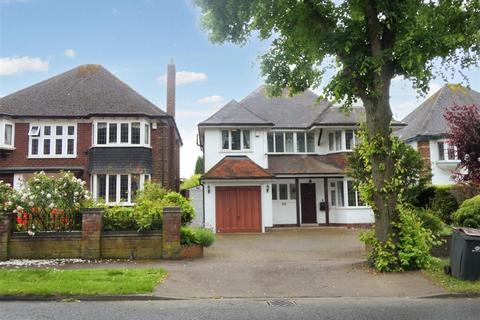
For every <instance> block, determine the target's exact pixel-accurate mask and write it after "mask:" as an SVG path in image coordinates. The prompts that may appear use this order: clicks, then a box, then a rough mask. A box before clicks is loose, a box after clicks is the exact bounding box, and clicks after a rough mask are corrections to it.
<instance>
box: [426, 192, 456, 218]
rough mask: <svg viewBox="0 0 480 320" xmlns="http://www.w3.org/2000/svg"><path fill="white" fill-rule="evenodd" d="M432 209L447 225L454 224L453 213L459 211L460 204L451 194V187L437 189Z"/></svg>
mask: <svg viewBox="0 0 480 320" xmlns="http://www.w3.org/2000/svg"><path fill="white" fill-rule="evenodd" d="M431 208H432V210H433V211H435V212H436V213H437V215H438V216H439V217H440V218H441V219H442V220H443V221H444V222H445V223H448V224H450V223H451V222H452V213H454V212H455V211H456V210H457V209H458V202H457V199H455V197H454V196H453V194H452V193H451V192H450V187H436V191H435V196H434V197H433V199H432V202H431Z"/></svg>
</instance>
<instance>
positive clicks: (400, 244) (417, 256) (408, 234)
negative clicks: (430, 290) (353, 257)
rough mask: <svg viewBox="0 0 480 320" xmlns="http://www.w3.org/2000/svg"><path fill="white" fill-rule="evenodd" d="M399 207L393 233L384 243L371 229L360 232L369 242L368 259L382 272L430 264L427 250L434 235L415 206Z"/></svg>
mask: <svg viewBox="0 0 480 320" xmlns="http://www.w3.org/2000/svg"><path fill="white" fill-rule="evenodd" d="M398 210H399V221H398V222H395V223H393V233H392V234H390V238H389V239H388V240H387V241H386V242H385V243H384V244H382V243H381V242H379V241H378V240H377V239H376V238H375V235H374V233H373V232H372V231H367V232H363V233H362V234H361V235H360V240H361V241H363V242H364V243H365V244H367V245H370V246H372V252H371V253H370V254H369V257H368V259H369V261H370V262H371V264H372V265H373V266H374V267H375V269H377V270H378V271H382V272H392V271H394V272H397V271H405V270H415V269H424V268H427V267H429V265H430V262H431V257H430V250H431V248H432V245H433V244H434V241H435V237H434V236H433V235H432V232H431V231H430V230H428V229H426V228H425V227H423V226H422V221H421V220H420V219H419V217H418V213H417V212H416V210H415V209H413V208H410V207H400V208H398ZM394 238H396V239H394Z"/></svg>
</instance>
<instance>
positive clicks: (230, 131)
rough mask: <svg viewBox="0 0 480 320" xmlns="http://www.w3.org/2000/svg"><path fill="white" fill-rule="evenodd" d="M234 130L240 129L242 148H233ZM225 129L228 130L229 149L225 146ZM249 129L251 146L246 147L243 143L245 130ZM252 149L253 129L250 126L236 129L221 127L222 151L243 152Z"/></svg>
mask: <svg viewBox="0 0 480 320" xmlns="http://www.w3.org/2000/svg"><path fill="white" fill-rule="evenodd" d="M233 130H238V131H240V149H238V150H233V149H232V131H233ZM223 131H228V149H224V148H223ZM244 131H248V135H249V138H250V147H249V148H245V147H244V144H243V132H244ZM251 150H252V130H251V129H249V128H242V129H240V128H239V129H236V128H230V129H221V130H220V151H221V152H242V151H251Z"/></svg>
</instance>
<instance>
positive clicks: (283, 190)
mask: <svg viewBox="0 0 480 320" xmlns="http://www.w3.org/2000/svg"><path fill="white" fill-rule="evenodd" d="M278 187H279V189H280V190H279V191H280V192H279V193H280V197H279V199H280V200H288V184H283V183H282V184H279V185H278Z"/></svg>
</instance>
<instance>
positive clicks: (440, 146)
mask: <svg viewBox="0 0 480 320" xmlns="http://www.w3.org/2000/svg"><path fill="white" fill-rule="evenodd" d="M437 145H438V160H445V146H444V144H443V142H438V144H437Z"/></svg>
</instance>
